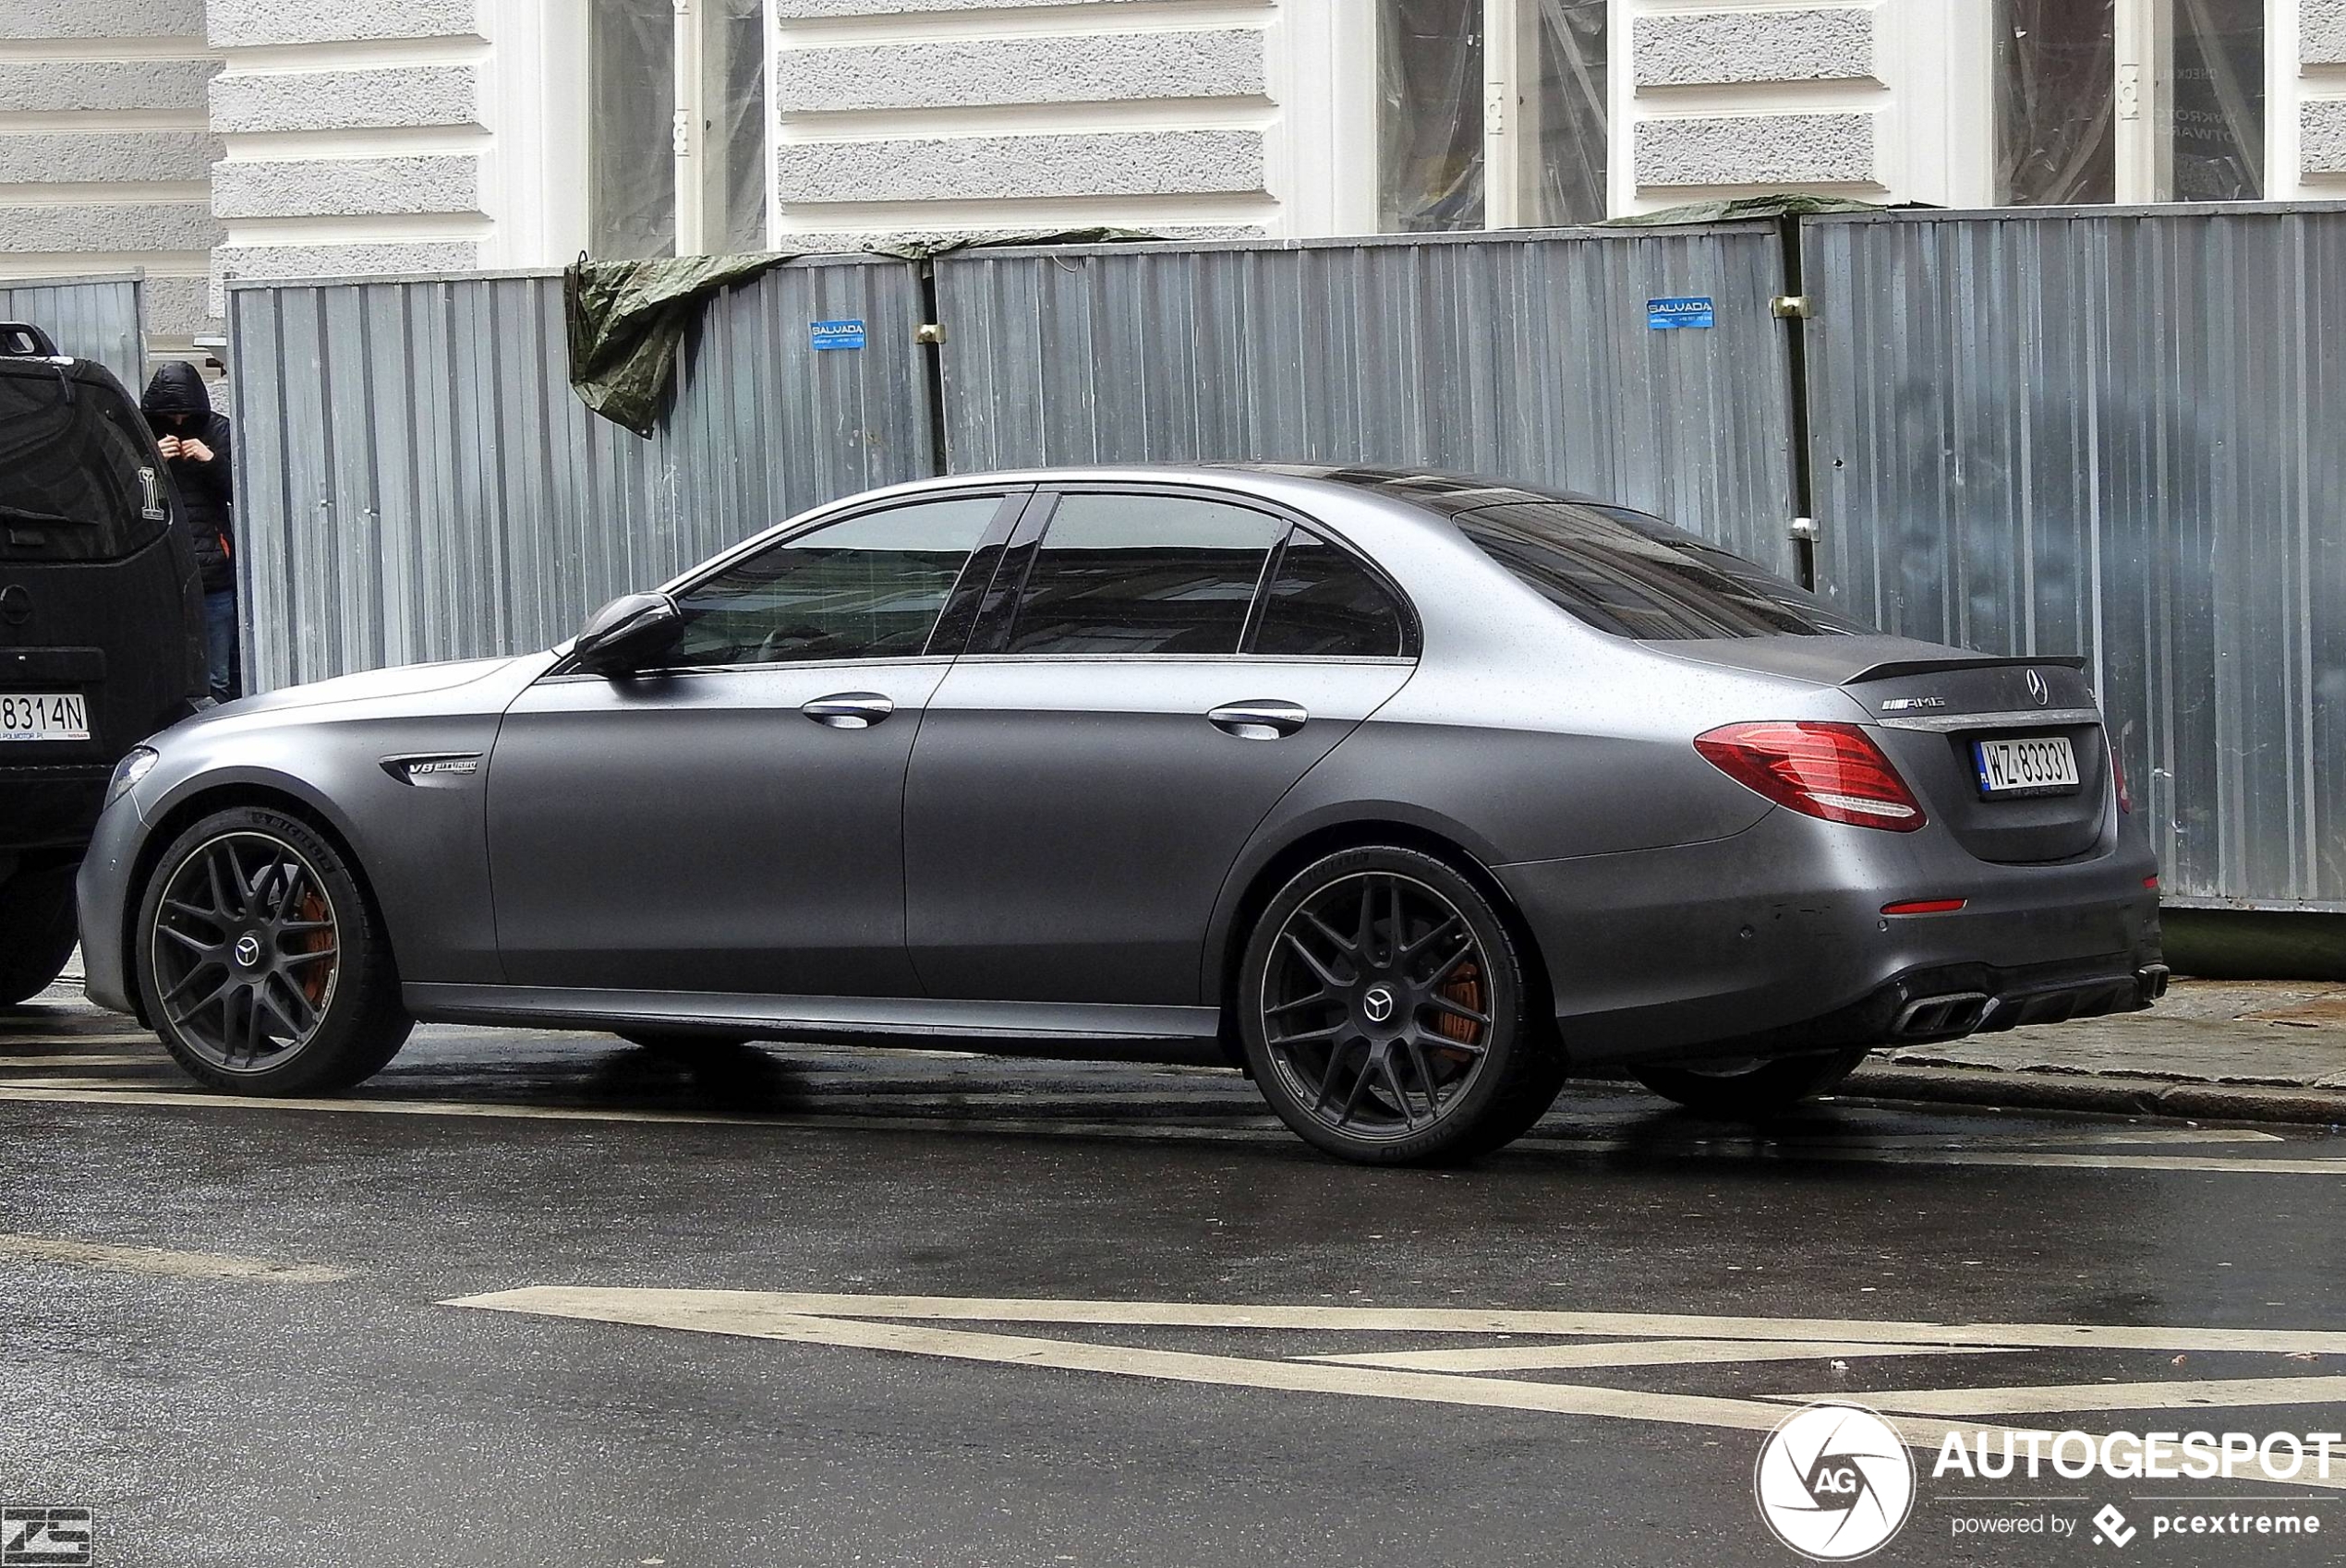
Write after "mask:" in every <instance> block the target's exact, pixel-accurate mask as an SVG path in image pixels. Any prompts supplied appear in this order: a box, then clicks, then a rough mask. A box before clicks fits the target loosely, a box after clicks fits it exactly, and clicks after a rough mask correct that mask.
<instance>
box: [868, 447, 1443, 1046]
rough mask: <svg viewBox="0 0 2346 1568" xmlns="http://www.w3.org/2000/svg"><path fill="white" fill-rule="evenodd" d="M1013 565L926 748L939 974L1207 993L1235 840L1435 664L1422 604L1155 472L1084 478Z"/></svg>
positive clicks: (925, 938) (1067, 990)
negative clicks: (1413, 636)
mask: <svg viewBox="0 0 2346 1568" xmlns="http://www.w3.org/2000/svg"><path fill="white" fill-rule="evenodd" d="M1036 515H1037V513H1035V512H1034V511H1030V513H1029V517H1030V519H1032V518H1034V517H1035V516H1036ZM1028 526H1030V527H1031V526H1032V523H1031V522H1030V524H1029V525H1028ZM1003 571H1004V573H1005V574H1013V573H1022V576H1021V577H1020V579H1019V581H1017V582H1015V583H1012V584H1010V585H1009V586H1008V588H1007V589H1005V588H1004V587H1003V586H1002V585H1001V580H1000V579H998V585H997V592H996V593H995V594H994V595H992V596H989V598H990V600H991V605H990V608H989V611H988V613H989V616H993V615H996V614H998V615H999V619H1000V623H999V624H998V625H994V626H991V627H989V626H987V625H985V624H981V626H980V628H979V631H978V633H977V638H976V639H975V640H974V641H973V644H972V651H971V652H970V653H969V654H967V655H965V656H964V657H962V659H961V662H959V663H958V664H957V665H955V666H954V668H953V669H952V671H951V672H950V673H949V675H948V676H947V677H946V679H945V681H944V683H943V684H942V685H941V686H940V687H939V689H938V690H937V694H936V695H935V697H934V698H933V699H932V700H931V703H930V707H929V713H928V716H927V718H925V721H924V722H923V725H922V729H921V733H920V736H919V739H918V741H917V742H916V743H915V744H914V746H913V769H912V778H911V782H910V785H909V790H908V793H907V796H906V799H905V808H904V820H905V845H906V867H907V895H908V899H909V908H908V913H907V920H908V935H909V937H910V940H911V944H912V948H913V962H914V965H915V967H916V969H917V971H918V972H919V975H920V979H921V981H922V983H923V985H924V986H925V989H926V991H927V992H928V994H929V995H932V996H938V997H956V998H969V999H984V1000H1000V1001H1026V1002H1058V1003H1123V1004H1134V1005H1157V1006H1171V1007H1195V1006H1200V1005H1202V1003H1203V998H1202V997H1201V996H1200V995H1199V992H1200V985H1201V980H1200V975H1201V966H1202V962H1203V934H1204V931H1205V927H1206V923H1207V922H1208V920H1209V919H1210V917H1211V915H1212V913H1213V910H1214V905H1215V899H1216V897H1217V896H1218V894H1219V893H1220V891H1221V888H1222V885H1223V883H1224V880H1225V879H1226V878H1227V875H1228V873H1229V870H1230V867H1231V865H1232V863H1233V862H1235V861H1236V860H1237V858H1238V855H1239V852H1240V850H1241V849H1242V848H1243V847H1244V846H1245V844H1246V842H1247V840H1248V839H1249V838H1251V837H1252V834H1253V831H1254V829H1255V827H1256V826H1257V825H1258V824H1260V823H1261V822H1262V820H1263V819H1264V816H1266V815H1267V814H1269V813H1270V811H1271V809H1272V808H1273V807H1274V806H1275V805H1276V804H1277V802H1278V801H1279V798H1280V797H1281V796H1282V795H1284V794H1285V793H1286V792H1287V791H1288V790H1289V789H1290V788H1292V787H1293V786H1294V784H1295V782H1296V780H1298V779H1299V778H1302V776H1303V774H1304V773H1305V772H1306V771H1307V770H1308V769H1309V768H1311V767H1312V765H1313V764H1315V763H1317V762H1318V761H1319V760H1320V759H1321V758H1322V757H1324V756H1325V755H1326V754H1328V752H1329V751H1330V750H1332V749H1333V748H1334V747H1335V746H1336V744H1337V743H1338V742H1341V741H1342V740H1343V739H1344V737H1345V736H1346V735H1348V734H1349V733H1350V732H1351V731H1352V730H1353V728H1354V727H1355V726H1356V725H1358V724H1359V723H1360V721H1361V719H1363V718H1366V717H1367V716H1368V715H1369V714H1370V713H1372V712H1373V711H1374V710H1375V709H1376V708H1377V707H1378V706H1382V705H1383V704H1384V703H1385V701H1386V699H1388V698H1389V697H1391V696H1392V694H1394V693H1395V692H1397V691H1398V690H1399V689H1400V687H1401V684H1402V682H1403V681H1407V680H1408V679H1409V674H1410V672H1411V669H1413V665H1412V664H1411V662H1410V661H1409V658H1408V657H1406V655H1407V652H1408V649H1409V633H1408V628H1407V625H1406V617H1405V614H1404V612H1403V611H1402V609H1400V607H1399V606H1398V604H1397V602H1396V601H1395V599H1394V598H1393V597H1391V595H1390V594H1389V593H1388V592H1387V591H1386V590H1385V588H1384V587H1383V586H1382V585H1379V584H1377V583H1376V582H1374V581H1373V577H1372V574H1371V573H1369V571H1368V570H1367V569H1366V568H1365V567H1364V566H1362V565H1361V564H1360V562H1359V561H1357V560H1355V559H1354V558H1352V557H1350V556H1349V555H1348V553H1347V552H1345V551H1343V550H1341V549H1338V548H1337V547H1336V546H1335V545H1333V544H1330V543H1328V542H1327V541H1324V540H1322V539H1318V538H1316V537H1312V536H1311V535H1309V534H1307V533H1305V532H1303V531H1301V530H1300V529H1298V530H1295V531H1294V532H1293V533H1290V525H1289V522H1288V520H1287V519H1285V518H1283V517H1277V516H1274V515H1272V514H1270V513H1264V512H1260V511H1256V510H1252V509H1251V508H1249V507H1246V506H1242V505H1239V504H1236V503H1233V502H1231V501H1225V500H1221V499H1216V498H1212V497H1207V496H1200V495H1196V494H1183V493H1179V492H1165V491H1152V490H1149V489H1146V488H1138V487H1135V488H1127V489H1124V490H1120V491H1102V492H1091V493H1086V492H1071V493H1069V494H1066V495H1063V496H1060V497H1058V500H1057V505H1056V509H1055V510H1053V511H1052V512H1050V513H1049V520H1048V524H1047V531H1046V532H1045V533H1044V534H1043V536H1042V537H1041V540H1040V542H1039V545H1034V546H1029V547H1022V546H1021V545H1019V544H1017V543H1016V542H1014V544H1013V548H1012V549H1011V551H1010V555H1009V557H1008V558H1007V560H1006V562H1005V565H1004V568H1003ZM981 650H985V651H981Z"/></svg>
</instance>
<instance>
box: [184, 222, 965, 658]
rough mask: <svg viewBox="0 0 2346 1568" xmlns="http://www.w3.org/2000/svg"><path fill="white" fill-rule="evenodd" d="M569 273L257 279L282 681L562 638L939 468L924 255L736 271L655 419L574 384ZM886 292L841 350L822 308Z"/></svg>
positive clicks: (259, 593)
mask: <svg viewBox="0 0 2346 1568" xmlns="http://www.w3.org/2000/svg"><path fill="white" fill-rule="evenodd" d="M228 297H229V331H230V334H231V341H232V343H233V344H234V349H233V353H234V356H235V361H236V374H235V392H236V420H237V426H236V428H237V438H238V443H239V445H238V464H237V466H238V473H239V477H240V480H241V488H240V491H239V494H238V502H239V510H240V515H239V519H238V530H239V533H240V536H241V538H242V545H243V562H242V573H243V581H244V583H245V585H246V593H247V609H246V624H247V627H248V631H247V638H248V645H247V649H246V665H245V668H246V669H248V670H249V671H251V672H252V679H251V683H252V684H253V685H254V686H255V687H256V688H258V689H263V690H265V689H268V688H271V687H275V686H282V685H285V684H287V683H289V682H292V681H309V680H316V679H318V678H320V677H322V676H327V675H333V674H339V673H342V672H344V671H346V670H351V669H372V668H375V667H377V666H380V665H386V664H400V663H407V662H411V661H415V660H420V659H433V658H456V657H466V656H470V655H476V654H493V653H509V652H517V651H520V650H522V649H525V648H532V647H545V646H548V645H551V644H553V643H556V642H559V641H560V640H561V639H562V638H564V637H566V636H568V635H570V634H571V633H573V632H574V631H575V630H577V626H578V622H579V620H580V618H581V617H582V616H583V615H584V614H585V612H586V610H588V609H592V608H593V607H594V606H595V605H597V604H599V603H600V602H601V601H603V600H604V599H607V598H609V597H612V596H613V595H616V594H620V593H623V592H626V591H627V590H629V589H633V588H641V587H646V586H649V585H654V584H657V583H659V582H660V581H662V580H664V579H665V578H667V577H669V576H671V575H673V574H674V573H677V572H678V571H681V570H682V569H683V568H684V567H686V566H689V565H691V564H692V563H693V562H694V561H699V560H701V559H702V558H704V557H706V556H708V555H710V554H713V553H715V551H716V550H717V549H720V547H722V546H724V545H728V544H731V543H732V542H734V541H736V540H738V539H740V538H742V537H744V536H745V535H747V534H750V533H753V532H755V531H756V530H757V529H759V528H762V527H765V526H766V525H768V524H770V523H773V522H775V521H777V520H779V519H780V518H782V517H785V516H788V515H789V514H790V513H793V512H796V511H799V510H802V509H804V508H805V507H808V506H812V505H814V504H816V502H818V501H828V500H830V499H832V498H834V497H837V496H840V495H845V494H849V493H852V492H853V491H855V490H859V489H864V488H870V487H872V486H876V485H883V484H889V483H893V482H895V481H897V480H900V479H907V478H913V477H917V476H921V475H924V474H926V473H927V472H929V471H930V457H929V452H930V448H931V435H930V417H931V416H930V402H929V393H928V381H927V380H926V371H925V367H924V366H923V365H922V363H921V361H920V358H919V355H920V353H921V352H923V351H921V350H919V349H917V348H916V347H915V346H914V344H913V329H914V328H915V327H917V326H918V324H919V322H920V320H921V314H922V311H921V296H920V288H919V282H918V279H917V278H916V277H915V275H914V274H913V271H911V270H910V269H909V268H907V267H906V266H904V265H903V264H901V263H894V262H882V261H868V262H867V261H858V260H853V259H849V260H840V261H830V262H822V263H810V262H796V263H792V264H791V265H788V266H784V267H778V268H776V269H774V270H773V271H769V272H767V273H765V274H764V275H763V276H762V277H760V278H758V279H757V280H756V281H755V282H753V283H748V284H745V285H744V286H743V287H740V288H737V289H733V290H731V291H729V292H728V293H727V294H726V295H725V296H723V297H722V298H721V299H720V301H719V302H717V303H716V304H715V305H714V306H712V307H711V308H710V309H709V310H708V311H707V314H706V316H705V317H704V319H703V320H702V322H701V324H700V327H699V329H698V331H697V332H695V333H694V334H693V336H692V340H691V342H690V343H689V344H688V345H687V350H686V356H685V361H684V364H683V368H682V372H681V375H680V378H679V387H678V394H677V398H676V402H675V404H674V406H673V408H672V409H671V411H670V413H669V415H668V416H667V418H666V420H665V421H664V423H663V425H662V428H661V429H660V431H659V434H658V435H657V436H656V437H655V438H654V439H652V440H638V439H637V438H636V437H635V436H633V435H631V434H629V433H628V432H626V431H624V430H623V429H621V428H618V427H617V426H614V425H611V424H609V423H607V422H606V421H604V420H602V419H600V418H598V417H596V416H593V415H591V414H589V413H588V412H587V411H586V407H585V405H583V404H580V402H579V401H578V399H577V397H576V396H575V395H574V394H573V393H572V392H571V390H570V384H569V380H568V374H567V363H568V358H567V355H568V351H567V347H566V344H565V339H564V336H563V329H562V278H561V275H560V274H559V273H514V274H501V275H490V276H475V277H466V278H457V279H430V278H425V279H405V280H397V279H394V280H390V281H383V280H370V281H367V282H363V283H305V284H295V285H283V286H272V285H252V284H239V285H234V286H232V287H231V288H230V290H229V295H228ZM840 318H864V319H867V320H870V321H871V322H872V323H873V336H872V346H871V347H870V348H868V349H866V350H865V352H863V353H860V354H833V353H824V354H817V353H815V352H813V351H812V350H811V349H810V347H809V345H808V341H807V332H806V323H807V322H809V321H810V320H835V319H840Z"/></svg>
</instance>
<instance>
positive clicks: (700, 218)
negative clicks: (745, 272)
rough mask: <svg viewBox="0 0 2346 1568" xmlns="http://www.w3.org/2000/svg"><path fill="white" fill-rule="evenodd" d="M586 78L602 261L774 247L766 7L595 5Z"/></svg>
mask: <svg viewBox="0 0 2346 1568" xmlns="http://www.w3.org/2000/svg"><path fill="white" fill-rule="evenodd" d="M587 74H588V78H589V80H590V81H591V83H592V87H591V90H590V92H589V96H588V103H587V115H588V119H587V145H588V158H587V168H588V171H589V173H588V181H589V188H588V192H587V233H588V241H587V248H588V250H589V252H590V253H591V254H593V255H596V256H599V257H608V258H612V259H625V260H634V259H642V258H645V257H650V256H671V255H678V254H695V253H699V252H722V251H744V250H763V249H765V248H767V245H768V240H767V232H766V231H767V223H766V214H767V189H768V179H767V168H766V136H767V99H766V74H767V38H766V6H765V0H684V3H683V4H682V5H679V4H678V0H588V15H587ZM680 100H681V102H680ZM680 110H681V111H682V112H681V114H680V113H679V111H680Z"/></svg>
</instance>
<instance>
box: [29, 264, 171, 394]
mask: <svg viewBox="0 0 2346 1568" xmlns="http://www.w3.org/2000/svg"><path fill="white" fill-rule="evenodd" d="M139 294H140V285H139V274H138V273H136V272H117V273H113V274H109V275H107V276H104V277H89V278H31V279H25V280H21V281H17V282H8V281H0V321H30V322H31V323H32V324H33V325H34V326H36V327H41V328H43V329H45V330H46V331H47V332H48V333H49V336H50V337H51V338H52V339H54V341H55V343H56V344H57V352H58V353H60V354H70V355H72V356H74V357H76V358H77V359H94V360H96V361H97V362H98V363H99V364H101V365H103V366H104V367H105V368H107V369H109V370H111V371H113V372H114V374H115V380H118V381H120V382H121V383H122V384H123V385H124V386H125V387H126V388H127V389H128V390H129V392H130V395H131V396H132V397H134V398H135V397H137V396H138V395H139V391H140V389H141V388H142V386H143V385H144V384H145V381H146V353H145V346H144V340H143V339H142V337H141V336H140V333H139V321H140V320H141V317H140V315H139V306H140V300H139Z"/></svg>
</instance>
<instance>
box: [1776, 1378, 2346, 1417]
mask: <svg viewBox="0 0 2346 1568" xmlns="http://www.w3.org/2000/svg"><path fill="white" fill-rule="evenodd" d="M1767 1397H1769V1398H1771V1399H1784V1400H1789V1401H1791V1402H1792V1403H1794V1404H1796V1405H1797V1404H1806V1403H1808V1401H1810V1400H1815V1399H1846V1400H1854V1401H1855V1402H1856V1403H1857V1404H1859V1405H1871V1406H1872V1407H1873V1408H1875V1409H1877V1410H1898V1411H1903V1412H1906V1413H1908V1414H1911V1415H1918V1416H2009V1415H2029V1416H2037V1415H2046V1416H2050V1415H2056V1414H2058V1413H2060V1412H2062V1411H2066V1410H2187V1409H2193V1408H2195V1407H2200V1406H2212V1407H2214V1408H2218V1409H2224V1410H2231V1409H2245V1408H2247V1407H2248V1406H2250V1405H2326V1404H2328V1403H2330V1402H2331V1401H2333V1400H2340V1399H2346V1378H2331V1377H2304V1378H2198V1379H2192V1380H2185V1381H2175V1382H2154V1383H2052V1384H2048V1385H2046V1386H2045V1387H2042V1388H1936V1389H1925V1390H1921V1391H1919V1392H1913V1391H1908V1392H1893V1393H1845V1392H1844V1393H1784V1394H1770V1395H1768V1396H1767Z"/></svg>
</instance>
